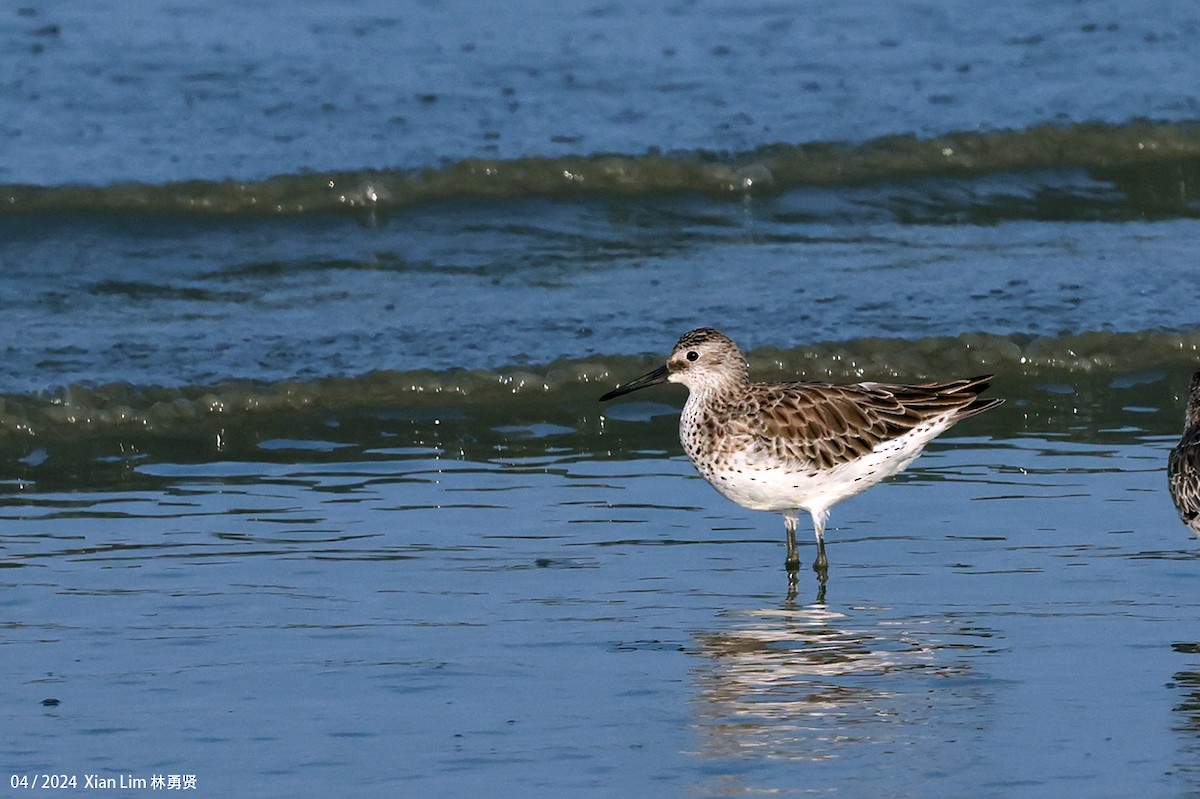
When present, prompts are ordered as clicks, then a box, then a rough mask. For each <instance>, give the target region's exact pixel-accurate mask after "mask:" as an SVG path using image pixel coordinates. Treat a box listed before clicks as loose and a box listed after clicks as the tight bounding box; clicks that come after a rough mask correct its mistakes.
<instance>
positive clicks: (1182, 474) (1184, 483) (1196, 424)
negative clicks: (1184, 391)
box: [1167, 372, 1200, 533]
mask: <svg viewBox="0 0 1200 799" xmlns="http://www.w3.org/2000/svg"><path fill="white" fill-rule="evenodd" d="M1167 481H1168V483H1169V485H1170V487H1171V499H1172V500H1173V501H1174V502H1175V508H1176V510H1178V511H1179V518H1180V520H1181V521H1182V522H1183V523H1184V524H1186V525H1187V526H1188V527H1190V528H1192V530H1194V531H1196V532H1197V533H1200V372H1196V373H1195V374H1194V375H1192V383H1191V386H1189V388H1188V401H1187V411H1186V413H1185V418H1184V428H1183V438H1181V439H1180V440H1179V444H1178V445H1177V446H1176V447H1175V449H1173V450H1171V455H1170V457H1169V458H1168V459H1167Z"/></svg>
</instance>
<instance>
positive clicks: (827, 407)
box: [600, 327, 1003, 573]
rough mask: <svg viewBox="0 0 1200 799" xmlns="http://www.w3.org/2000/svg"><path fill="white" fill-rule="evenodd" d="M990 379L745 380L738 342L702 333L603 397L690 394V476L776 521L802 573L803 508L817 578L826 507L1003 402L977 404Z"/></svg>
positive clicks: (688, 336)
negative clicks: (662, 388)
mask: <svg viewBox="0 0 1200 799" xmlns="http://www.w3.org/2000/svg"><path fill="white" fill-rule="evenodd" d="M991 379H992V376H991V375H983V376H980V377H973V378H968V379H965V380H952V381H949V382H945V383H925V384H920V385H891V384H887V383H855V384H850V385H835V384H831V383H810V382H794V383H752V382H750V375H749V370H748V368H747V365H746V359H745V356H743V355H742V352H741V350H739V349H738V347H737V345H736V344H734V343H733V341H732V340H730V339H729V338H728V337H727V336H725V335H724V334H722V333H720V332H718V331H716V330H713V329H712V328H707V327H703V328H699V329H697V330H693V331H691V332H689V333H685V334H684V335H683V336H682V337H681V338H680V339H679V342H678V343H677V344H676V345H675V349H674V350H673V351H672V352H671V355H670V357H668V358H667V362H666V364H665V365H664V366H662V367H660V368H658V369H656V370H654V371H653V372H650V373H649V374H647V375H644V376H642V377H639V378H637V379H636V380H632V381H630V382H629V383H626V384H624V385H622V386H619V387H618V388H616V389H613V390H612V391H610V392H608V393H607V394H605V395H604V396H603V397H601V398H600V399H601V400H609V399H613V398H614V397H619V396H621V395H623V394H627V393H629V392H631V391H637V390H638V389H642V388H646V387H647V386H651V385H655V384H657V383H662V382H672V383H682V384H683V385H685V386H687V388H688V390H689V394H688V399H687V402H686V404H685V405H684V407H683V413H682V414H681V416H680V419H679V439H680V441H681V442H682V444H683V448H684V451H685V452H687V455H688V457H689V458H691V460H692V463H693V464H695V466H696V468H697V470H699V472H700V473H701V474H702V475H703V476H704V477H705V479H706V480H708V481H709V482H710V483H712V485H713V486H714V487H715V488H716V489H717V490H718V491H720V492H721V493H722V494H724V495H725V496H726V497H728V498H729V499H731V500H733V501H734V502H736V503H738V504H739V505H742V506H743V507H746V508H751V509H753V510H766V511H775V512H777V513H782V514H783V516H784V520H785V524H786V528H787V542H788V552H787V562H786V563H787V567H788V569H789V571H794V570H795V569H796V568H797V567H798V565H799V554H798V551H797V549H796V537H795V536H796V523H797V517H798V512H799V511H800V510H805V511H808V513H809V514H810V515H811V516H812V520H813V529H814V532H815V533H816V538H817V545H818V549H817V561H816V563H815V564H814V568H815V569H817V571H818V572H821V573H824V570H825V568H826V564H827V562H826V558H825V521H826V519H827V518H828V516H829V509H830V508H831V507H832V506H833V505H835V504H836V503H838V502H840V501H842V500H843V499H846V498H847V497H850V496H853V495H855V494H857V493H859V492H860V491H863V490H865V489H867V488H869V487H871V486H872V485H875V484H876V483H878V482H879V481H881V480H883V479H885V478H887V477H890V476H891V475H893V474H896V473H897V472H899V471H901V470H902V469H904V468H905V467H906V466H908V465H909V464H910V463H912V462H913V460H914V459H916V457H917V456H918V455H920V454H921V450H922V449H924V447H925V445H926V444H927V443H929V441H930V440H931V439H933V438H934V437H936V436H938V435H940V434H941V433H943V432H945V431H946V430H947V429H949V428H950V427H951V426H952V425H954V424H956V423H957V422H959V421H962V420H963V419H966V418H968V417H970V416H974V415H976V414H979V413H983V412H984V411H987V410H990V409H992V408H994V407H996V406H997V405H999V404H1000V403H1001V402H1003V400H999V399H983V398H980V396H979V394H980V393H981V392H982V391H983V390H984V389H986V388H987V387H988V384H989V382H990V381H991Z"/></svg>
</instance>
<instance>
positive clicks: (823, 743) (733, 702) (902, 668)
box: [695, 602, 996, 761]
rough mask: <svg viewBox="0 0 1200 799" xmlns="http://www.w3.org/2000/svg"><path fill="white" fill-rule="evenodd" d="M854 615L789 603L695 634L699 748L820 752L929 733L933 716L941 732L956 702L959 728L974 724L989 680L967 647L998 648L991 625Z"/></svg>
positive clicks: (707, 751)
mask: <svg viewBox="0 0 1200 799" xmlns="http://www.w3.org/2000/svg"><path fill="white" fill-rule="evenodd" d="M853 613H854V615H853V617H852V616H851V615H850V613H849V612H847V613H839V612H834V611H831V610H828V609H827V608H825V607H822V606H821V605H819V604H817V605H811V606H795V605H794V604H793V603H791V602H787V603H785V604H784V605H783V607H781V608H779V609H764V610H756V611H749V612H744V613H743V614H740V617H739V618H737V620H736V621H735V622H734V623H733V624H731V625H730V626H729V628H728V629H726V630H722V631H720V632H710V633H704V634H701V635H700V636H699V641H698V644H699V650H700V653H701V654H702V655H704V656H705V661H704V663H703V664H702V665H700V666H698V667H697V668H696V670H695V678H696V683H697V691H696V693H697V699H696V712H697V716H698V717H699V720H700V728H701V730H702V733H703V742H704V744H703V745H704V751H703V753H702V754H704V755H706V756H709V757H714V758H724V757H739V756H754V757H760V758H761V757H766V758H778V759H791V760H810V761H812V760H827V759H832V758H837V757H840V756H842V755H844V754H846V753H847V748H848V747H852V746H854V745H861V744H872V743H884V744H886V743H900V742H902V741H903V740H907V739H912V738H913V737H919V736H922V735H928V734H932V730H933V728H934V725H933V724H932V720H933V716H934V714H936V715H937V724H938V725H941V727H942V731H943V732H944V727H945V725H946V723H947V721H948V715H949V716H950V717H953V716H954V712H953V711H954V708H955V706H956V705H957V706H959V707H960V709H961V710H963V711H964V712H963V713H962V714H961V717H962V723H963V724H964V725H974V724H975V723H977V722H978V717H977V715H976V709H977V706H978V705H980V704H984V705H986V704H987V703H988V702H987V698H986V696H983V695H982V694H983V692H985V691H986V690H987V689H986V685H987V680H986V679H983V680H981V679H980V677H979V675H978V674H976V673H975V670H974V667H973V665H972V656H973V655H979V654H986V653H987V652H989V651H995V648H996V641H995V640H994V639H995V638H996V635H995V633H993V632H992V631H990V630H987V629H984V628H979V627H975V626H973V625H972V624H971V622H969V621H968V620H965V619H953V618H946V617H938V618H936V619H927V620H922V619H900V618H896V617H895V616H894V615H893V614H892V613H891V612H890V611H889V609H886V608H861V609H855V610H854V611H853ZM931 680H932V681H933V682H932V683H931ZM924 721H928V722H930V723H929V724H923V723H922V722H924Z"/></svg>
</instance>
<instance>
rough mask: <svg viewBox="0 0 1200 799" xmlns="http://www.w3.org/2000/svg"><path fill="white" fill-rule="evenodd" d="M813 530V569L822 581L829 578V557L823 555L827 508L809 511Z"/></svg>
mask: <svg viewBox="0 0 1200 799" xmlns="http://www.w3.org/2000/svg"><path fill="white" fill-rule="evenodd" d="M811 513H812V520H813V532H814V533H816V536H817V559H816V560H814V561H813V571H815V572H816V573H817V577H818V578H819V579H820V580H821V582H824V581H825V580H827V579H829V559H828V558H826V557H825V521H826V520H827V519H828V518H829V510H828V508H822V509H821V510H814V511H811Z"/></svg>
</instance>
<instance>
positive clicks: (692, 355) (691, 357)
mask: <svg viewBox="0 0 1200 799" xmlns="http://www.w3.org/2000/svg"><path fill="white" fill-rule="evenodd" d="M699 357H700V353H698V352H696V351H695V350H688V354H687V359H688V360H689V361H694V360H696V359H697V358H699Z"/></svg>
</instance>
